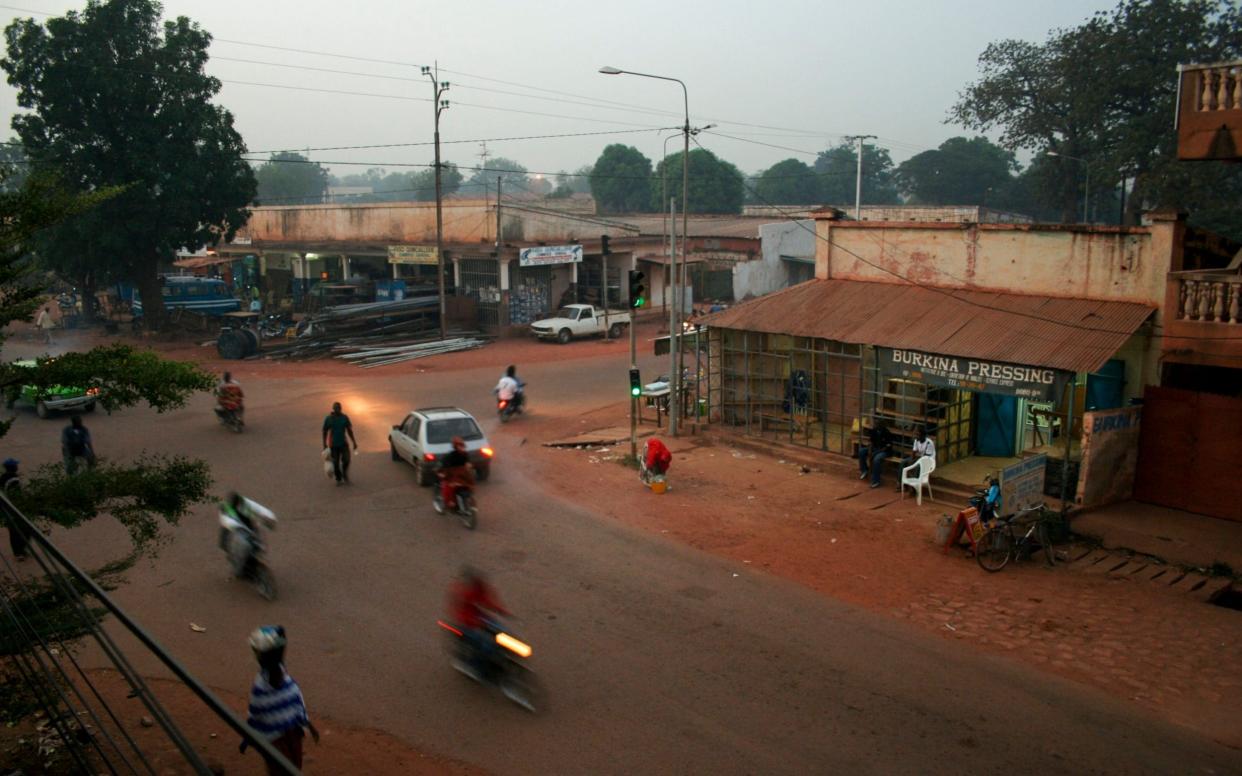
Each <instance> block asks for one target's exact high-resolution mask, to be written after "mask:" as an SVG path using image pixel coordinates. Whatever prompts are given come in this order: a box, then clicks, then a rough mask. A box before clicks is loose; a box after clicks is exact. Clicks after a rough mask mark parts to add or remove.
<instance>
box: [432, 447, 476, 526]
mask: <svg viewBox="0 0 1242 776" xmlns="http://www.w3.org/2000/svg"><path fill="white" fill-rule="evenodd" d="M437 476H438V477H439V478H440V503H441V504H443V505H444V508H445V509H456V508H457V491H458V490H459V489H460V488H462V487H467V488H469V487H471V486H473V485H474V466H473V465H472V464H471V463H470V455H469V454H468V453H466V440H464V439H462V438H461V437H459V436H455V437H453V450H452V451H451V452H450V453H449V454H448V455H446V456H444V457H443V458H441V459H440V469H439V471H438V472H437Z"/></svg>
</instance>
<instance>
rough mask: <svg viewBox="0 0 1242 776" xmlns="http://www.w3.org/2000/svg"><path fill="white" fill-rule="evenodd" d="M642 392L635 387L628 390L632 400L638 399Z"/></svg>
mask: <svg viewBox="0 0 1242 776" xmlns="http://www.w3.org/2000/svg"><path fill="white" fill-rule="evenodd" d="M642 392H643V389H641V388H639V387H638V386H637V385H636V386H634V387H632V388H630V396H633V397H634V398H638V397H639V396H640V395H641V394H642Z"/></svg>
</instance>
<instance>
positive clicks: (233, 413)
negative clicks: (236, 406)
mask: <svg viewBox="0 0 1242 776" xmlns="http://www.w3.org/2000/svg"><path fill="white" fill-rule="evenodd" d="M216 419H217V420H219V421H220V423H221V425H223V426H224V427H225V428H227V429H228V430H230V431H233V432H235V433H238V434H240V433H241V432H242V429H243V428H245V427H246V421H245V419H244V418H243V417H242V411H241V410H230V409H225V408H224V407H216Z"/></svg>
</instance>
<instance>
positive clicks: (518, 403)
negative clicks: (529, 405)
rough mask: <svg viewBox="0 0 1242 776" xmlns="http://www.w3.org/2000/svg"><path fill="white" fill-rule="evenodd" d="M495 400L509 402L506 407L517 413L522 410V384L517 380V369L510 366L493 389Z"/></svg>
mask: <svg viewBox="0 0 1242 776" xmlns="http://www.w3.org/2000/svg"><path fill="white" fill-rule="evenodd" d="M493 392H494V393H495V394H496V398H498V399H500V400H501V401H504V402H509V404H508V406H509V407H511V408H512V409H513V411H514V412H517V411H519V410H521V409H522V383H521V381H520V380H518V379H517V367H516V366H513V365H512V364H510V365H509V366H508V368H506V369H505V373H504V375H503V376H501V378H500V382H498V383H496V387H495V388H494V389H493Z"/></svg>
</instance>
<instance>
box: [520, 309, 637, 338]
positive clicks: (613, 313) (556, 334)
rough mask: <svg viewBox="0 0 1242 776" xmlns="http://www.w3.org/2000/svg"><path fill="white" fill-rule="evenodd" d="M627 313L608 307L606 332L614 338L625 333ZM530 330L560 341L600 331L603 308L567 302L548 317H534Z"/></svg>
mask: <svg viewBox="0 0 1242 776" xmlns="http://www.w3.org/2000/svg"><path fill="white" fill-rule="evenodd" d="M629 325H630V314H629V313H627V312H625V311H624V310H609V311H608V329H607V330H608V336H609V337H612V338H614V339H616V338H618V337H620V336H621V335H622V334H624V333H625V327H626V326H629ZM530 330H531V333H532V334H534V335H535V336H536V337H538V338H539V339H543V340H556V341H557V342H559V343H561V344H562V345H564V344H566V343H567V342H569V341H570V340H573V339H577V338H581V337H590V336H594V335H596V334H603V333H604V310H603V308H601V307H595V306H594V305H589V304H568V305H565V306H564V307H562V308H561V309H559V310H557V311H556V314H555V315H553V316H552V317H551V318H544V319H543V320H539V321H535V322H534V323H532V324H531V325H530Z"/></svg>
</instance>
